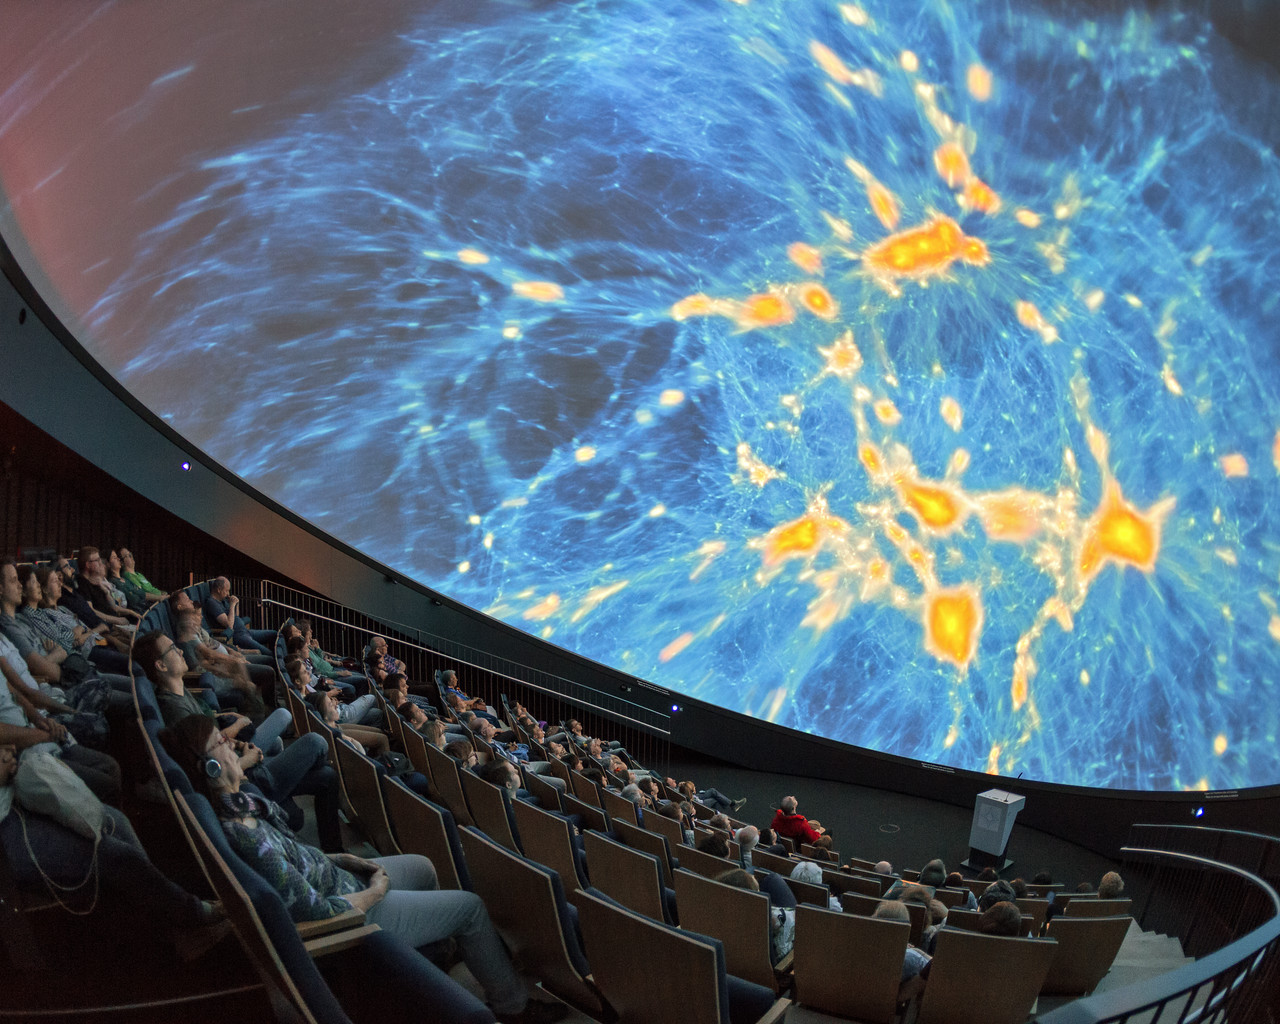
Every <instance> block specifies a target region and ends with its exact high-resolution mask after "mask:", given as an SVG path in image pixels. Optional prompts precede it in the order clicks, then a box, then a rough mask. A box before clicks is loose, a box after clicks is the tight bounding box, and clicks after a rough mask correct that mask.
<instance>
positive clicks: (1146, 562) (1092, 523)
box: [1080, 480, 1162, 580]
mask: <svg viewBox="0 0 1280 1024" xmlns="http://www.w3.org/2000/svg"><path fill="white" fill-rule="evenodd" d="M1161 520H1162V515H1161V514H1160V513H1151V512H1148V513H1147V514H1146V515H1144V514H1143V513H1141V512H1139V511H1138V510H1137V509H1136V508H1135V507H1134V506H1133V505H1132V504H1130V503H1129V502H1128V501H1126V500H1125V498H1124V495H1123V494H1122V493H1121V492H1120V485H1119V484H1117V483H1116V482H1115V481H1114V480H1112V481H1110V482H1108V484H1107V487H1106V493H1105V494H1104V495H1103V498H1102V502H1101V504H1099V506H1098V509H1097V511H1096V512H1094V514H1093V517H1092V518H1091V519H1090V520H1089V523H1088V526H1087V528H1086V530H1085V535H1084V543H1083V545H1082V546H1081V549H1080V575H1081V576H1082V577H1084V578H1085V579H1086V580H1089V579H1092V578H1093V577H1094V576H1096V575H1097V574H1098V573H1099V572H1101V571H1102V570H1103V569H1104V568H1105V567H1106V565H1107V563H1108V562H1115V563H1116V564H1117V565H1118V566H1120V567H1121V568H1124V566H1126V565H1132V566H1134V567H1136V568H1138V569H1141V570H1142V571H1143V572H1151V570H1152V569H1154V568H1155V565H1156V555H1157V554H1159V552H1160V527H1161Z"/></svg>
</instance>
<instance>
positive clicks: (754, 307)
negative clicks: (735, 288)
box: [737, 292, 796, 331]
mask: <svg viewBox="0 0 1280 1024" xmlns="http://www.w3.org/2000/svg"><path fill="white" fill-rule="evenodd" d="M795 318H796V311H795V310H794V309H792V308H791V303H789V302H788V301H787V300H786V299H784V298H783V297H782V296H781V295H775V294H773V293H772V292H762V293H760V294H759V295H749V296H747V298H746V299H744V300H743V302H742V306H741V308H740V309H739V310H738V316H737V322H738V326H739V327H741V328H742V329H743V330H744V331H750V330H754V329H755V328H757V327H780V326H782V325H783V324H789V323H791V321H793V320H794V319H795Z"/></svg>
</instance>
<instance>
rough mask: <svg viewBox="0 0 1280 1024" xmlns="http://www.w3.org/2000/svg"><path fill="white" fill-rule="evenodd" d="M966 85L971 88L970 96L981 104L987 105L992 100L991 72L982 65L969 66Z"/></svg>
mask: <svg viewBox="0 0 1280 1024" xmlns="http://www.w3.org/2000/svg"><path fill="white" fill-rule="evenodd" d="M965 85H967V86H968V87H969V95H970V96H972V97H973V98H974V99H975V100H977V101H978V102H979V103H986V102H987V100H989V99H991V72H990V71H988V70H987V69H986V68H984V67H983V66H982V65H981V64H970V65H969V71H968V73H967V74H966V75H965Z"/></svg>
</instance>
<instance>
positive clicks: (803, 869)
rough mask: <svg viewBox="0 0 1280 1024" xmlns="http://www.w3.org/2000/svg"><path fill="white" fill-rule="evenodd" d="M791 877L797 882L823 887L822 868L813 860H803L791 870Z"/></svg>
mask: <svg viewBox="0 0 1280 1024" xmlns="http://www.w3.org/2000/svg"><path fill="white" fill-rule="evenodd" d="M791 877H792V878H794V879H795V880H796V881H797V882H810V883H812V884H813V885H821V884H822V868H820V867H818V865H817V864H815V863H814V862H813V861H811V860H802V861H801V862H800V863H799V864H797V865H796V866H795V867H794V868H792V869H791Z"/></svg>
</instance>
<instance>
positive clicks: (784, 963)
mask: <svg viewBox="0 0 1280 1024" xmlns="http://www.w3.org/2000/svg"><path fill="white" fill-rule="evenodd" d="M795 962H796V951H795V950H794V949H789V950H787V955H786V956H784V957H783V958H782V959H781V960H779V961H778V962H777V963H776V964H774V965H773V973H774V974H777V975H788V974H790V973H791V971H792V968H794V967H795Z"/></svg>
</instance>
